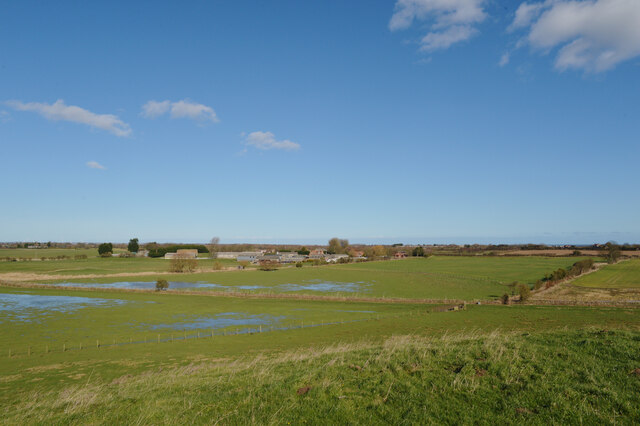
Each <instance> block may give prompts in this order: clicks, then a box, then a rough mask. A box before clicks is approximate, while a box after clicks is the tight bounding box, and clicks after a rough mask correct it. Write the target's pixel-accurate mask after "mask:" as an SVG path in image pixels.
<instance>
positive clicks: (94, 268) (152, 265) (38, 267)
mask: <svg viewBox="0 0 640 426" xmlns="http://www.w3.org/2000/svg"><path fill="white" fill-rule="evenodd" d="M216 262H219V263H220V264H221V265H222V266H223V267H230V266H236V265H237V264H238V263H237V262H236V261H235V260H231V259H208V258H200V259H198V267H199V268H203V269H213V267H214V264H215V263H216ZM169 263H170V261H169V260H166V259H163V258H148V257H146V258H143V257H140V258H119V257H112V258H106V259H105V258H100V257H89V258H87V259H78V260H75V259H62V260H46V261H22V262H4V261H3V262H0V274H2V273H12V272H20V273H29V274H47V275H104V274H120V273H124V272H129V273H139V272H167V271H168V270H169Z"/></svg>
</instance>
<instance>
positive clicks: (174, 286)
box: [53, 280, 371, 293]
mask: <svg viewBox="0 0 640 426" xmlns="http://www.w3.org/2000/svg"><path fill="white" fill-rule="evenodd" d="M53 285H56V286H60V287H86V288H116V289H133V290H150V289H155V288H156V283H155V281H121V282H114V283H103V284H99V283H71V282H63V283H55V284H53ZM369 286H371V284H369V283H365V282H364V281H359V282H355V283H343V282H333V281H323V280H309V281H304V282H302V283H299V284H293V283H287V284H278V285H275V286H262V285H223V284H213V283H207V282H202V281H198V282H191V283H189V282H180V281H169V290H179V289H195V288H204V289H214V290H223V291H239V290H264V289H269V290H272V291H276V292H278V291H281V292H291V291H318V292H323V293H328V292H334V293H355V292H366V291H370V289H369V288H368V287H369Z"/></svg>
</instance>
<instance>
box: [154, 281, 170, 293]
mask: <svg viewBox="0 0 640 426" xmlns="http://www.w3.org/2000/svg"><path fill="white" fill-rule="evenodd" d="M168 288H169V282H167V280H158V281H156V291H162V290H166V289H168Z"/></svg>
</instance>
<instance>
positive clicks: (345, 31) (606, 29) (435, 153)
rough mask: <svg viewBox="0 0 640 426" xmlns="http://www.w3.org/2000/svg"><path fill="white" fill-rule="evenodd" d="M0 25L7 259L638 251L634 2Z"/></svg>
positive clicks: (249, 12) (142, 15)
mask: <svg viewBox="0 0 640 426" xmlns="http://www.w3.org/2000/svg"><path fill="white" fill-rule="evenodd" d="M132 3H134V2H116V1H109V2H98V1H96V2H66V1H62V2H33V1H20V2H4V3H3V5H2V11H1V12H0V149H1V152H2V154H1V155H0V167H1V169H2V175H3V178H2V179H1V180H0V189H1V191H2V201H1V207H0V223H2V226H1V227H0V240H2V241H15V240H21V241H22V240H24V241H29V240H44V241H47V240H53V241H104V240H108V241H114V242H115V241H126V240H128V239H129V238H131V237H139V238H140V239H141V241H193V242H196V241H206V240H208V239H209V238H210V237H211V236H214V235H218V236H220V237H221V240H222V242H244V241H247V242H249V241H271V242H308V243H313V242H323V241H326V240H327V239H328V238H330V237H333V236H340V237H344V238H349V239H350V240H351V241H352V242H378V241H379V242H390V241H391V242H394V241H402V242H407V243H409V242H424V243H435V242H457V243H466V242H545V243H564V242H569V243H590V242H602V241H607V240H611V239H613V240H616V241H618V242H620V243H624V242H638V241H640V222H639V221H638V217H640V216H639V212H640V197H639V196H638V193H639V190H638V184H639V183H640V182H639V177H638V159H639V158H640V157H639V154H640V147H639V143H638V140H639V137H638V133H639V130H640V120H639V119H638V114H639V112H640V109H639V108H638V100H639V99H640V84H639V81H640V79H639V76H640V30H639V29H638V28H640V26H638V25H637V23H638V22H639V20H640V3H639V2H637V1H634V0H593V1H577V2H567V1H563V0H558V1H546V2H530V3H528V4H526V3H525V4H524V5H523V3H522V2H520V1H513V2H511V1H509V2H496V1H489V0H486V1H483V0H400V1H394V0H387V1H383V0H366V1H355V0H352V1H338V0H336V1H333V0H323V1H285V0H281V1H270V2H265V1H242V0H238V1H190V2H159V1H156V2H135V4H132Z"/></svg>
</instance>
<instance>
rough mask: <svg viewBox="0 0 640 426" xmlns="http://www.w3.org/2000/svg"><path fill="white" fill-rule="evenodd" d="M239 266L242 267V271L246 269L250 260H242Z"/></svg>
mask: <svg viewBox="0 0 640 426" xmlns="http://www.w3.org/2000/svg"><path fill="white" fill-rule="evenodd" d="M238 264H239V265H240V266H241V267H242V269H244V268H246V267H247V266H249V261H248V260H241V261H240V262H238Z"/></svg>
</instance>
